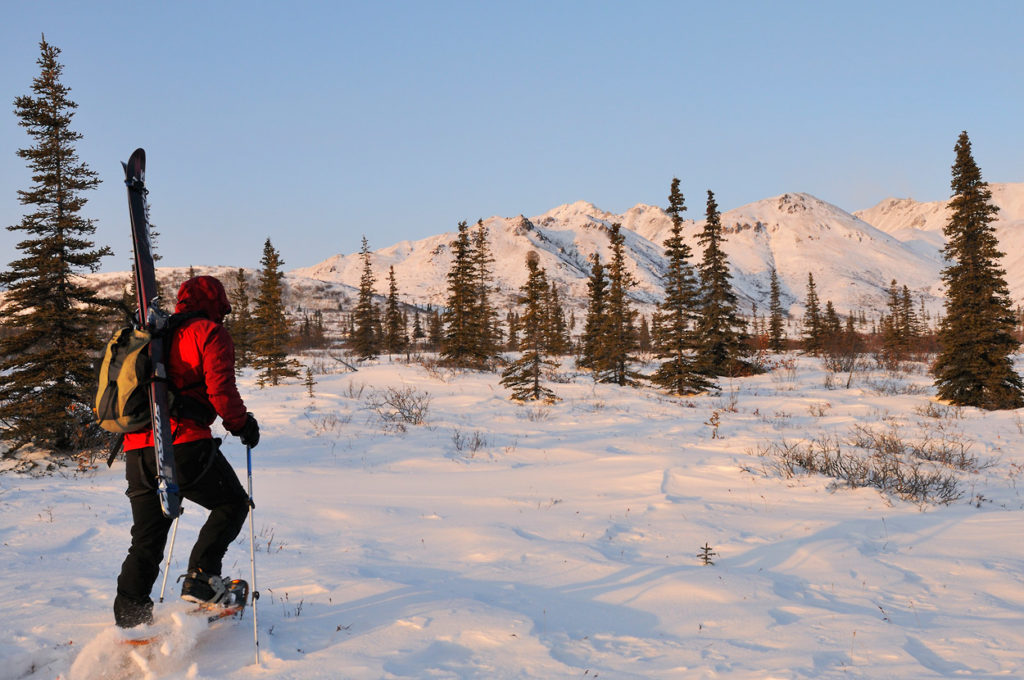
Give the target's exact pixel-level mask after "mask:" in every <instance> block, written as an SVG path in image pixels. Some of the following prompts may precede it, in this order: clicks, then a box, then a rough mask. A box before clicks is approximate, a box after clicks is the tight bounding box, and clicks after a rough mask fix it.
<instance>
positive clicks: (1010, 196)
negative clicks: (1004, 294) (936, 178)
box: [854, 182, 1024, 303]
mask: <svg viewBox="0 0 1024 680" xmlns="http://www.w3.org/2000/svg"><path fill="white" fill-rule="evenodd" d="M989 188H990V189H991V190H992V202H993V203H994V204H995V205H996V206H997V207H998V208H999V212H998V213H997V214H996V221H995V222H994V223H993V226H994V228H995V231H996V236H997V237H998V238H999V244H1000V247H1001V248H1002V250H1003V253H1004V254H1005V257H1004V258H1003V266H1004V267H1005V269H1006V275H1007V276H1006V279H1007V283H1008V284H1009V286H1010V295H1011V297H1012V298H1013V300H1014V301H1015V302H1017V303H1020V302H1022V301H1024V183H1022V182H1016V183H1003V184H990V185H989ZM947 206H948V201H932V202H929V203H919V202H917V201H915V200H913V199H910V198H902V199H898V198H890V199H886V200H884V201H882V202H881V203H879V204H878V205H876V206H875V207H873V208H870V209H868V210H861V211H858V212H856V213H854V214H855V215H856V216H857V217H859V218H861V219H862V220H864V221H866V222H869V223H871V224H873V225H875V226H876V227H878V228H879V229H881V230H882V231H885V232H886V233H888V234H891V235H892V236H893V237H894V238H896V239H898V240H899V241H901V242H902V243H904V244H905V245H906V246H908V247H910V248H912V249H914V250H916V251H917V252H919V253H920V254H921V255H922V256H924V257H925V258H928V259H931V260H935V261H937V262H941V259H942V255H941V250H942V248H943V246H944V245H945V237H944V236H943V234H942V230H943V227H945V225H946V221H947V220H948V219H949V208H948V207H947Z"/></svg>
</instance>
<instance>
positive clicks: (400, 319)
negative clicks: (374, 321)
mask: <svg viewBox="0 0 1024 680" xmlns="http://www.w3.org/2000/svg"><path fill="white" fill-rule="evenodd" d="M408 344H409V335H408V333H407V331H406V328H405V317H404V316H403V315H402V310H401V308H400V307H399V305H398V281H397V280H396V279H395V267H394V266H391V268H389V269H388V299H387V303H386V305H385V307H384V349H385V350H386V351H388V352H401V351H403V350H405V348H406V346H407V345H408Z"/></svg>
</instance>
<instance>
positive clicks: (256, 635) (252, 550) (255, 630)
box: [245, 445, 260, 666]
mask: <svg viewBox="0 0 1024 680" xmlns="http://www.w3.org/2000/svg"><path fill="white" fill-rule="evenodd" d="M245 466H246V469H247V472H248V483H249V562H250V563H251V564H252V639H253V642H254V643H255V645H256V665H257V666H259V665H260V627H259V623H258V619H257V616H256V601H257V600H259V599H260V591H258V590H256V542H255V541H256V539H255V533H254V532H253V528H252V509H253V507H254V505H255V504H254V503H253V501H252V447H251V446H248V445H247V446H246V447H245Z"/></svg>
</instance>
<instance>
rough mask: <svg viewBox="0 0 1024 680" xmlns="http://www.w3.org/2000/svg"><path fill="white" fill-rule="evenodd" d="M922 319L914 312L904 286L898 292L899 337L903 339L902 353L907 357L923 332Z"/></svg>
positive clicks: (908, 292) (912, 304)
mask: <svg viewBox="0 0 1024 680" xmlns="http://www.w3.org/2000/svg"><path fill="white" fill-rule="evenodd" d="M921 322H922V318H921V317H919V316H918V314H917V312H915V311H914V301H913V299H912V298H911V296H910V289H909V288H907V286H906V284H904V285H903V289H902V290H900V335H901V336H902V338H903V351H904V352H906V353H907V354H908V355H909V354H910V353H911V352H913V351H914V347H915V346H916V345H917V342H918V341H919V340H920V339H921V336H922V335H923V333H924V331H923V329H922V328H921Z"/></svg>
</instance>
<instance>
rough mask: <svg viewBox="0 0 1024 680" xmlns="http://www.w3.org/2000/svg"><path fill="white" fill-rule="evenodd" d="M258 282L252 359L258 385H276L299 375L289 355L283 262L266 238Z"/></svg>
mask: <svg viewBox="0 0 1024 680" xmlns="http://www.w3.org/2000/svg"><path fill="white" fill-rule="evenodd" d="M260 265H261V269H260V273H259V285H258V288H257V291H258V292H257V296H256V305H255V310H254V311H253V325H254V327H253V335H252V340H253V343H252V344H253V361H252V365H253V366H254V367H255V368H256V370H257V376H256V382H257V384H258V385H259V386H260V387H264V386H266V385H268V384H270V385H278V384H280V382H281V380H282V379H284V378H295V377H298V375H299V371H298V368H297V365H296V363H295V362H294V361H292V360H290V359H289V358H288V344H289V342H290V341H291V336H292V330H291V325H290V324H289V323H288V317H287V316H286V315H285V307H284V286H285V284H284V272H282V271H281V267H282V266H283V265H284V261H283V260H281V256H280V254H279V253H278V252H277V250H275V249H274V245H273V244H272V243H271V242H270V239H269V238H268V239H267V240H266V242H265V243H264V244H263V258H262V259H261V260H260Z"/></svg>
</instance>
